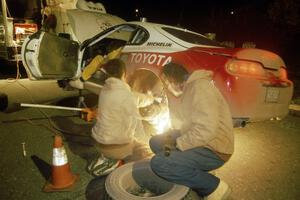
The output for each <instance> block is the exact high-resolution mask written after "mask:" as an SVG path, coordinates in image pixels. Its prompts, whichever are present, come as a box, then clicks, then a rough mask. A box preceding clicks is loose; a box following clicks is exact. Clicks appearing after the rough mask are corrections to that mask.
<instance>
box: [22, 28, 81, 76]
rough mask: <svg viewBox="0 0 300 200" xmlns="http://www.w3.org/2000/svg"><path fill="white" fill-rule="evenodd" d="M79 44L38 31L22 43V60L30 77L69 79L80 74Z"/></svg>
mask: <svg viewBox="0 0 300 200" xmlns="http://www.w3.org/2000/svg"><path fill="white" fill-rule="evenodd" d="M78 50H79V44H78V43H77V42H75V41H72V40H69V39H67V38H64V37H59V36H57V35H55V34H51V33H47V32H43V31H39V32H37V33H35V34H33V35H31V36H30V37H28V38H27V39H26V40H25V41H24V43H23V45H22V52H21V54H22V62H23V65H24V67H25V69H26V71H27V74H28V77H29V78H30V79H35V80H41V79H56V80H61V79H71V78H76V77H78V76H79V75H80V68H79V65H78Z"/></svg>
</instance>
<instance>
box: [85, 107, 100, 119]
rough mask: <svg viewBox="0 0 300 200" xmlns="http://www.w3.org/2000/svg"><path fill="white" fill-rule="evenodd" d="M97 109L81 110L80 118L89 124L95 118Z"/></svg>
mask: <svg viewBox="0 0 300 200" xmlns="http://www.w3.org/2000/svg"><path fill="white" fill-rule="evenodd" d="M97 112H98V111H97V109H93V108H83V109H82V110H81V118H82V119H84V120H85V121H87V122H91V121H92V120H93V119H95V118H96V117H97Z"/></svg>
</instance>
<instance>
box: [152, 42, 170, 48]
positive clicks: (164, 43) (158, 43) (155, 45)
mask: <svg viewBox="0 0 300 200" xmlns="http://www.w3.org/2000/svg"><path fill="white" fill-rule="evenodd" d="M147 46H153V47H171V46H172V43H166V42H148V43H147Z"/></svg>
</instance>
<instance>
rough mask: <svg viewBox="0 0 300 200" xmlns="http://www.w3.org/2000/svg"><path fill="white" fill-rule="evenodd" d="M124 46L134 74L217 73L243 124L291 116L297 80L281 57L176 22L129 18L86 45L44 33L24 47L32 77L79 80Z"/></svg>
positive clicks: (234, 113)
mask: <svg viewBox="0 0 300 200" xmlns="http://www.w3.org/2000/svg"><path fill="white" fill-rule="evenodd" d="M50 42H51V43H50ZM47 44H48V45H47ZM49 44H51V45H49ZM121 46H123V49H122V55H121V59H122V60H124V61H125V62H126V66H127V69H128V72H129V76H130V75H132V74H134V73H135V72H136V71H140V70H146V71H148V72H149V73H154V74H156V75H158V74H159V72H160V70H161V67H162V66H163V65H165V64H166V63H169V62H177V63H180V64H183V65H184V66H185V67H186V68H187V70H188V71H190V72H193V71H194V70H197V69H206V70H211V71H213V73H214V76H213V80H214V83H215V84H216V86H217V87H218V88H219V90H220V91H221V93H222V94H223V95H224V97H225V99H226V100H227V102H228V104H229V106H230V109H231V113H232V117H233V119H234V120H235V121H237V122H239V123H244V122H246V121H261V120H268V119H271V118H277V119H278V118H283V117H284V116H286V115H287V114H288V106H289V102H290V100H291V97H292V94H293V83H292V82H291V81H290V80H289V79H288V77H287V68H286V65H285V63H284V61H283V60H282V58H281V57H280V56H279V55H277V54H275V53H272V52H270V51H266V50H262V49H255V48H228V47H224V46H222V45H220V44H219V43H218V42H216V41H213V40H210V39H208V38H207V37H205V36H203V35H201V34H198V33H195V32H192V31H189V30H186V29H182V28H178V27H174V26H168V25H162V24H154V23H148V22H128V23H124V24H120V25H116V26H113V27H110V28H109V29H107V30H105V31H103V32H101V33H99V34H98V35H96V36H94V37H93V38H90V39H88V40H86V41H84V42H83V43H82V44H78V43H77V42H75V41H71V40H67V39H65V38H60V37H56V36H53V35H49V33H43V32H42V33H38V34H35V35H33V36H31V37H30V38H28V39H27V41H26V42H25V44H24V45H23V53H22V54H23V63H24V66H25V67H26V69H27V71H28V73H29V75H30V77H31V78H32V79H57V80H60V79H76V78H79V77H80V75H81V72H82V70H83V69H84V67H85V66H86V65H87V64H88V63H89V61H90V60H91V59H92V58H93V57H95V56H96V55H99V54H100V55H106V54H108V53H109V52H111V51H112V50H114V49H116V48H118V47H121ZM49 52H51V53H49ZM49 59H50V60H51V61H50V62H49ZM95 79H97V73H95V75H94V77H93V78H92V79H91V80H88V81H87V82H86V83H85V86H86V88H87V89H89V88H90V85H91V84H92V85H97V84H95V81H94V80H95ZM96 82H97V81H96ZM89 83H90V85H89Z"/></svg>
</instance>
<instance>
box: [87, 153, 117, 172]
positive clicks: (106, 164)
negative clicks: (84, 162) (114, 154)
mask: <svg viewBox="0 0 300 200" xmlns="http://www.w3.org/2000/svg"><path fill="white" fill-rule="evenodd" d="M122 164H123V161H122V160H115V159H109V158H106V157H104V156H100V157H99V158H98V159H96V160H94V161H92V162H91V164H90V165H89V166H88V171H89V172H90V173H91V174H93V175H94V176H104V175H107V174H109V173H110V172H112V171H113V170H114V169H116V168H117V167H120V166H121V165H122Z"/></svg>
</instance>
